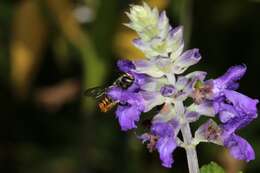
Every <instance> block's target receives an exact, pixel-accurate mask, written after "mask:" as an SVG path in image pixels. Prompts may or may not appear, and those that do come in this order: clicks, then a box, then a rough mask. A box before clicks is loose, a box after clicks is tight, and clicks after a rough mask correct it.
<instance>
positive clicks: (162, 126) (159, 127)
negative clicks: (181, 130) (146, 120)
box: [151, 120, 179, 137]
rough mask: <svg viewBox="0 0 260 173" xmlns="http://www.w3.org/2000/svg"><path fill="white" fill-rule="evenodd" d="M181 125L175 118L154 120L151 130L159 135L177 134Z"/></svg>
mask: <svg viewBox="0 0 260 173" xmlns="http://www.w3.org/2000/svg"><path fill="white" fill-rule="evenodd" d="M178 127H179V123H178V122H177V121H175V120H171V121H169V122H153V124H152V127H151V131H152V133H153V134H155V135H156V136H159V137H170V136H175V131H176V130H177V128H178Z"/></svg>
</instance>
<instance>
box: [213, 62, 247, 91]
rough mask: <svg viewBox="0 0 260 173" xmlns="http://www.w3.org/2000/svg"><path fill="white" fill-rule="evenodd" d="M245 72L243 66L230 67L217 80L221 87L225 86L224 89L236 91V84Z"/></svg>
mask: <svg viewBox="0 0 260 173" xmlns="http://www.w3.org/2000/svg"><path fill="white" fill-rule="evenodd" d="M245 72H246V66H245V65H237V66H232V67H230V68H229V69H228V70H227V72H226V73H225V74H224V75H222V76H221V77H219V78H218V79H217V80H219V81H221V83H222V84H223V85H225V88H226V89H232V90H233V89H237V88H235V87H237V86H238V85H237V84H236V82H237V81H238V80H239V79H240V78H242V77H243V76H244V74H245Z"/></svg>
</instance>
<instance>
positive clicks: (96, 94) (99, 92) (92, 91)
mask: <svg viewBox="0 0 260 173" xmlns="http://www.w3.org/2000/svg"><path fill="white" fill-rule="evenodd" d="M105 94H106V88H104V87H94V88H89V89H87V90H86V91H84V95H85V96H87V97H93V98H95V99H98V98H100V97H102V96H104V95H105Z"/></svg>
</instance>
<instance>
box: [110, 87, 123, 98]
mask: <svg viewBox="0 0 260 173" xmlns="http://www.w3.org/2000/svg"><path fill="white" fill-rule="evenodd" d="M122 93H123V89H122V88H120V87H111V88H109V90H108V91H107V95H108V96H109V97H110V98H112V99H113V100H121V97H122Z"/></svg>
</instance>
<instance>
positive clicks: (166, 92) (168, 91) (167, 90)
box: [160, 85, 176, 97]
mask: <svg viewBox="0 0 260 173" xmlns="http://www.w3.org/2000/svg"><path fill="white" fill-rule="evenodd" d="M160 92H161V94H162V95H163V96H165V97H169V96H172V95H173V94H174V93H175V92H176V88H175V87H174V86H173V85H165V86H163V87H162V88H161V90H160Z"/></svg>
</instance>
